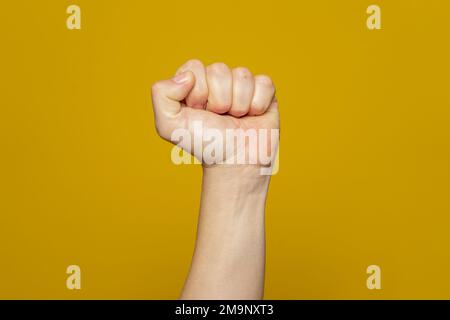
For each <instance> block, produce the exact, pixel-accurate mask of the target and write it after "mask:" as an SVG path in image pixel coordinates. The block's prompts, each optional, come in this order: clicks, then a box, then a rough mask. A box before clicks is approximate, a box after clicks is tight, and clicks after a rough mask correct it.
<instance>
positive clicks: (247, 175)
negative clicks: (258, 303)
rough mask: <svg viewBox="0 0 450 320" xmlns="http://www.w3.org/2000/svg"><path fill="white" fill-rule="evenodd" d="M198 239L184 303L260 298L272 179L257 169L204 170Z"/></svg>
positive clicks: (183, 296) (262, 285) (262, 287)
mask: <svg viewBox="0 0 450 320" xmlns="http://www.w3.org/2000/svg"><path fill="white" fill-rule="evenodd" d="M203 171H204V172H203V186H202V199H201V208H200V215H199V222H198V230H197V241H196V246H195V251H194V257H193V260H192V265H191V269H190V272H189V275H188V277H187V280H186V283H185V287H184V289H183V292H182V294H181V298H182V299H261V298H262V296H263V291H264V267H265V230H264V229H265V228H264V207H265V200H266V195H267V188H268V185H269V180H270V177H269V176H263V175H260V171H259V168H258V167H257V166H236V167H226V166H220V165H219V166H214V167H210V168H204V170H203Z"/></svg>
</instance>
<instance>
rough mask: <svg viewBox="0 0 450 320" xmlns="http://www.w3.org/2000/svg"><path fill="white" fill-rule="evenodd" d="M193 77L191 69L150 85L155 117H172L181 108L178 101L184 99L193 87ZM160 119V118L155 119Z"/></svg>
mask: <svg viewBox="0 0 450 320" xmlns="http://www.w3.org/2000/svg"><path fill="white" fill-rule="evenodd" d="M194 83H195V78H194V74H193V73H192V72H191V71H186V72H183V73H180V74H178V75H176V76H175V77H173V78H172V79H169V80H163V81H159V82H156V83H155V84H154V85H153V86H152V102H153V110H154V113H155V117H157V118H161V117H172V116H175V115H177V114H178V113H179V112H180V110H181V104H180V101H182V100H183V99H185V98H186V97H187V95H188V94H189V92H190V91H191V90H192V88H193V87H194ZM157 120H160V119H157Z"/></svg>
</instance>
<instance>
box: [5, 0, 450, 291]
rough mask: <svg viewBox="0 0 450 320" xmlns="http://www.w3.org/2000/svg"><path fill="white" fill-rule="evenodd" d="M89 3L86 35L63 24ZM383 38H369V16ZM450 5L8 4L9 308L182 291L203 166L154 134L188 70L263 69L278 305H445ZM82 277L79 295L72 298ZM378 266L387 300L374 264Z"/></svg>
mask: <svg viewBox="0 0 450 320" xmlns="http://www.w3.org/2000/svg"><path fill="white" fill-rule="evenodd" d="M74 3H75V4H78V5H80V7H81V10H82V30H80V31H77V30H73V31H71V30H68V29H67V28H66V18H67V16H68V15H67V14H66V8H67V6H68V5H70V4H74ZM373 3H376V4H378V5H380V6H381V9H382V28H383V30H380V31H369V30H368V29H367V28H366V18H367V14H366V8H367V7H368V6H369V5H370V4H373ZM449 12H450V3H449V1H447V0H441V1H438V0H420V1H419V0H415V1H413V0H402V1H400V0H396V1H392V0H391V1H381V0H377V1H372V0H370V1H365V0H359V1H356V0H347V1H335V0H329V1H324V0H321V1H317V0H315V1H312V0H311V1H262V0H258V1H242V0H239V1H234V0H232V1H230V0H227V1H185V0H177V1H156V0H155V1H137V0H128V1H124V0H120V1H119V0H115V1H113V0H90V1H88V0H82V1H81V0H80V1H76V2H75V1H62V0H59V1H55V0H40V1H34V0H33V1H32V0H29V1H3V2H2V5H1V8H0V36H1V37H0V41H1V51H0V61H1V62H0V64H1V69H0V73H1V80H0V81H1V97H0V101H1V117H0V134H1V139H0V142H1V151H0V152H1V157H0V179H1V184H0V188H1V189H0V298H31V299H36V298H44V299H47V298H57V299H79V298H87V299H91V298H105V299H108V298H127V299H165V298H177V297H178V294H179V291H180V288H181V286H182V284H183V281H184V277H185V275H186V272H187V270H188V266H189V262H190V258H191V254H192V249H193V244H194V239H195V228H196V219H197V211H198V204H199V194H200V179H201V169H200V167H199V166H179V167H177V166H175V165H173V164H172V163H171V161H170V150H171V146H170V145H169V144H168V143H166V142H164V141H162V140H160V139H159V138H158V137H157V135H156V134H155V130H154V127H153V118H152V117H153V116H152V111H151V104H150V90H149V88H150V86H151V83H152V82H154V81H156V80H158V79H162V78H168V77H170V76H171V75H172V74H173V72H174V71H175V70H176V68H177V67H178V66H179V65H181V64H182V63H183V62H184V61H185V60H187V59H189V58H199V59H201V60H203V61H204V62H205V63H206V64H209V63H212V62H216V61H223V62H225V63H227V64H229V65H230V66H238V65H244V66H247V67H249V68H250V69H251V70H252V71H254V72H255V73H267V74H269V75H271V76H272V77H273V79H274V81H275V83H276V86H277V91H278V97H279V101H280V108H281V112H282V116H281V121H282V138H281V139H282V141H281V150H280V152H281V157H280V172H279V173H278V175H276V176H275V177H274V178H273V180H272V184H271V187H270V193H269V198H268V204H267V275H266V279H267V281H266V298H272V299H283V298H284V299H313V298H321V299H332V298H343V299H347V298H368V299H379V298H387V299H391V298H447V299H449V298H450V278H449V270H450V251H449V246H450V232H449V223H450V217H449V215H450V199H449V195H450V182H449V181H450V126H449V123H450V121H449V120H450V112H449V107H450V89H449V74H450V63H449V57H450V46H449V34H450V32H449V31H450V27H449V26H450V25H449V23H448V18H449ZM70 264H77V265H80V266H81V270H82V290H80V291H69V290H67V289H66V286H65V281H66V277H67V275H66V273H65V271H66V267H67V266H68V265H70ZM371 264H377V265H379V266H380V267H381V269H382V290H379V291H376V290H374V291H370V290H368V289H367V288H366V278H367V274H366V268H367V266H368V265H371Z"/></svg>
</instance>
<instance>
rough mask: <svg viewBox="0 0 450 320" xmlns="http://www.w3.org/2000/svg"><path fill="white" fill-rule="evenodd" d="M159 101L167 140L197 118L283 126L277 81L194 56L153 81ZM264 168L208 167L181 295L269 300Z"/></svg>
mask: <svg viewBox="0 0 450 320" xmlns="http://www.w3.org/2000/svg"><path fill="white" fill-rule="evenodd" d="M152 102H153V110H154V115H155V125H156V129H157V132H158V134H159V135H160V136H161V137H162V138H163V139H165V140H168V141H170V137H171V133H172V132H173V131H174V130H175V129H178V128H185V129H188V130H191V129H190V128H191V124H192V122H193V121H196V120H201V121H202V123H203V126H204V127H206V128H215V129H219V130H221V131H225V130H226V129H237V128H243V129H248V128H254V129H278V128H279V113H278V104H277V101H276V99H275V87H274V85H273V82H272V80H271V79H270V77H268V76H265V75H258V76H253V75H252V73H251V72H250V71H249V70H248V69H247V68H243V67H239V68H234V69H230V68H229V67H228V66H227V65H225V64H223V63H214V64H211V65H209V66H207V67H205V66H204V65H203V63H202V62H200V61H199V60H189V61H188V62H186V63H185V64H184V65H182V66H181V67H180V68H179V69H178V71H177V72H176V74H175V76H174V77H173V78H172V79H169V80H163V81H159V82H157V83H155V84H154V85H153V87H152ZM186 149H189V148H186ZM235 152H236V153H237V152H239V150H236V151H235ZM228 156H235V154H234V155H233V154H231V155H228ZM224 160H226V159H224ZM259 169H260V166H259V165H258V164H253V165H224V164H212V165H203V182H202V195H201V205H200V214H199V220H198V230H197V240H196V244H195V250H194V255H193V258H192V263H191V267H190V271H189V274H188V276H187V279H186V282H185V285H184V288H183V290H182V293H181V299H262V297H263V292H264V268H265V227H264V216H265V201H266V197H267V191H268V186H269V182H270V176H266V175H261V174H260V170H259Z"/></svg>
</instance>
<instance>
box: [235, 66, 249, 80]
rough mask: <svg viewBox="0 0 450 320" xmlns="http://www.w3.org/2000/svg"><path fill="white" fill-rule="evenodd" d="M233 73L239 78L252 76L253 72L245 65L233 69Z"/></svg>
mask: <svg viewBox="0 0 450 320" xmlns="http://www.w3.org/2000/svg"><path fill="white" fill-rule="evenodd" d="M233 74H234V75H235V76H236V77H239V78H250V77H251V76H252V73H251V72H250V70H248V69H247V68H245V67H237V68H234V69H233Z"/></svg>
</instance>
